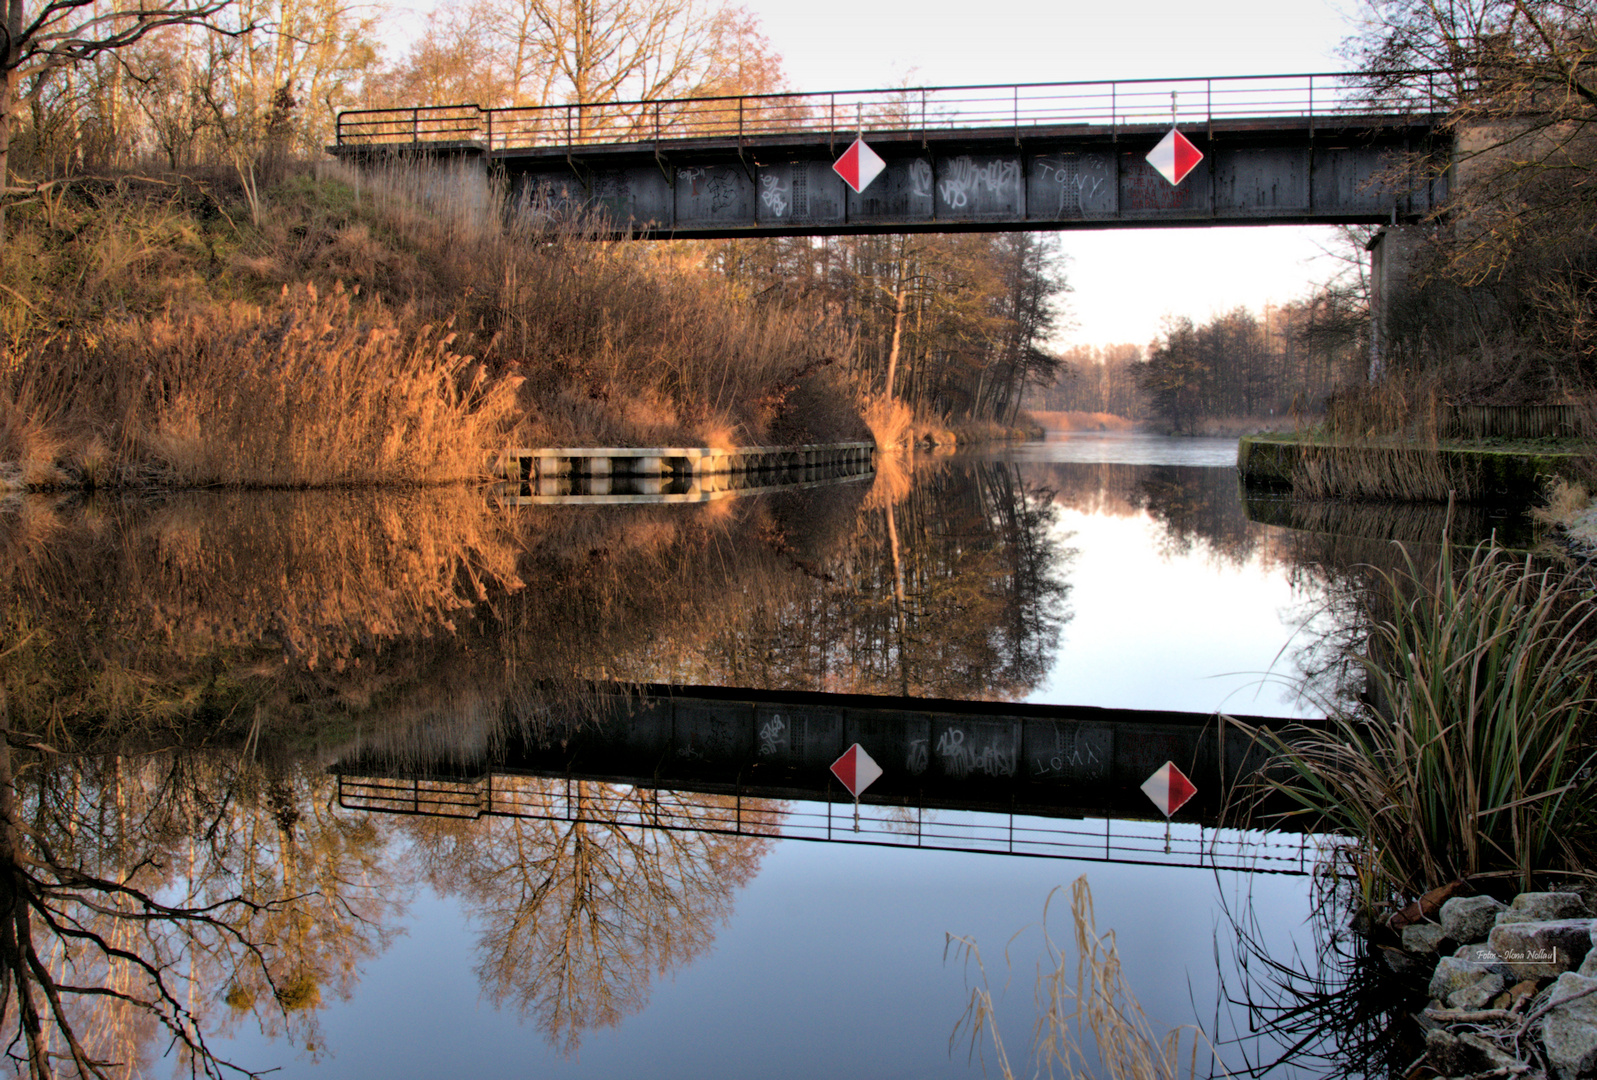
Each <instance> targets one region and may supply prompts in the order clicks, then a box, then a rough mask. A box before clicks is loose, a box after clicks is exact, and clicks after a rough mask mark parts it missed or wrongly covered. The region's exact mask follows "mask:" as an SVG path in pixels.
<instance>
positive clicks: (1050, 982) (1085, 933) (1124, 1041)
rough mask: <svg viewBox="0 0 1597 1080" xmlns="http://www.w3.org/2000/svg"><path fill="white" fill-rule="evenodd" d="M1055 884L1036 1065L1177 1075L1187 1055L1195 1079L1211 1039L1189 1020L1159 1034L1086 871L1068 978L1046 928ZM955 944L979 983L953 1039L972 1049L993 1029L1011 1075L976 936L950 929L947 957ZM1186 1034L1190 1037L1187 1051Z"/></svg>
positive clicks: (1168, 1079) (1131, 1075)
mask: <svg viewBox="0 0 1597 1080" xmlns="http://www.w3.org/2000/svg"><path fill="white" fill-rule="evenodd" d="M1058 892H1059V890H1058V889H1055V890H1054V891H1053V892H1051V893H1049V894H1048V902H1047V903H1046V904H1044V906H1043V940H1044V943H1045V944H1046V946H1047V963H1046V964H1044V965H1043V967H1042V968H1041V969H1040V970H1039V972H1038V976H1037V1000H1038V1003H1039V1006H1040V1014H1039V1015H1038V1017H1037V1021H1036V1024H1035V1026H1034V1027H1033V1031H1032V1054H1033V1056H1034V1057H1035V1058H1036V1061H1037V1065H1038V1068H1039V1069H1041V1068H1043V1067H1046V1068H1047V1069H1048V1075H1050V1076H1053V1075H1054V1074H1055V1070H1056V1069H1057V1070H1059V1071H1060V1072H1062V1073H1063V1074H1064V1075H1065V1076H1067V1077H1070V1078H1071V1080H1089V1078H1090V1080H1097V1078H1099V1077H1103V1076H1107V1077H1109V1080H1179V1078H1180V1077H1181V1075H1182V1063H1183V1062H1182V1059H1183V1057H1185V1058H1186V1070H1185V1071H1186V1075H1187V1076H1188V1077H1189V1078H1191V1080H1196V1078H1197V1066H1198V1050H1199V1047H1200V1045H1203V1046H1207V1045H1208V1041H1207V1039H1206V1038H1205V1037H1204V1034H1203V1032H1202V1030H1201V1029H1199V1028H1198V1027H1197V1026H1196V1025H1192V1024H1184V1025H1182V1026H1180V1027H1176V1028H1173V1029H1171V1030H1170V1031H1169V1032H1168V1033H1167V1034H1166V1035H1165V1036H1164V1037H1163V1038H1160V1037H1159V1035H1158V1033H1157V1032H1156V1031H1155V1029H1154V1026H1153V1023H1152V1021H1150V1020H1149V1019H1148V1016H1147V1014H1146V1013H1144V1012H1143V1010H1142V1006H1141V1004H1139V1003H1138V1001H1137V998H1136V994H1135V993H1134V992H1133V990H1132V987H1131V984H1130V983H1129V982H1128V981H1127V980H1126V976H1125V971H1124V969H1123V968H1122V967H1121V964H1120V953H1119V950H1118V948H1117V947H1116V945H1115V934H1114V931H1113V930H1110V931H1108V932H1106V933H1104V934H1099V933H1098V928H1097V922H1096V919H1095V917H1094V913H1093V906H1092V888H1091V886H1090V885H1089V884H1088V882H1087V878H1086V875H1083V876H1081V877H1079V878H1077V879H1076V880H1075V881H1074V882H1073V883H1072V884H1071V886H1070V917H1071V922H1072V924H1073V926H1074V937H1075V952H1076V964H1075V972H1074V976H1075V977H1074V979H1072V978H1071V974H1072V973H1071V971H1070V964H1069V961H1068V959H1067V957H1066V955H1065V952H1064V950H1062V949H1060V948H1059V947H1058V946H1057V945H1056V944H1055V943H1054V940H1053V937H1052V936H1051V935H1050V934H1049V933H1048V908H1049V906H1051V905H1052V903H1053V898H1054V896H1055V895H1056V894H1057V893H1058ZM950 952H952V953H953V955H955V956H957V957H959V958H960V959H961V960H962V961H963V962H964V963H965V965H966V966H967V970H968V968H969V965H971V964H975V965H976V969H977V973H978V976H977V977H978V980H979V984H978V985H976V986H973V987H972V988H971V991H970V1000H969V1002H968V1003H967V1005H966V1007H965V1015H964V1016H963V1017H961V1018H960V1020H959V1022H958V1024H956V1025H955V1027H954V1033H953V1035H952V1036H950V1039H949V1044H950V1046H952V1045H954V1044H955V1043H957V1042H960V1041H968V1042H969V1043H970V1045H971V1048H972V1050H973V1051H975V1050H976V1049H977V1048H978V1047H979V1046H980V1045H981V1042H982V1036H983V1034H986V1035H988V1036H989V1037H990V1038H991V1040H992V1046H993V1052H994V1055H995V1056H996V1058H997V1062H998V1067H999V1070H1000V1072H1001V1075H1003V1077H1004V1078H1005V1080H1013V1077H1014V1075H1015V1073H1014V1070H1013V1068H1012V1067H1011V1065H1010V1062H1009V1056H1008V1053H1007V1051H1006V1050H1005V1049H1004V1043H1003V1038H1002V1037H1001V1036H1000V1035H999V1032H998V1025H997V1017H996V1013H995V1011H994V1007H993V998H992V992H991V990H990V989H989V987H988V983H987V972H986V969H985V967H984V966H983V965H982V959H981V953H980V951H979V950H978V948H977V946H976V943H975V942H974V941H972V940H970V939H969V938H965V937H959V936H957V935H954V934H950V935H948V938H947V945H946V946H945V949H944V956H945V958H946V957H947V955H948V954H949V953H950ZM1088 1033H1090V1034H1091V1041H1090V1044H1089V1042H1088V1040H1087V1035H1088ZM1189 1040H1190V1041H1189ZM1183 1042H1187V1044H1188V1051H1187V1053H1186V1054H1185V1055H1183V1054H1182V1043H1183ZM1210 1049H1211V1052H1212V1047H1211V1048H1210Z"/></svg>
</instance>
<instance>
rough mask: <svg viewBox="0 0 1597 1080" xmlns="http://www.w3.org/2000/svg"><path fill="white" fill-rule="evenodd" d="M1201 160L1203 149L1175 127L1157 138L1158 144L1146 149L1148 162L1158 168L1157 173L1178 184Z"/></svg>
mask: <svg viewBox="0 0 1597 1080" xmlns="http://www.w3.org/2000/svg"><path fill="white" fill-rule="evenodd" d="M1202 160H1203V151H1202V150H1199V149H1198V148H1197V147H1196V146H1193V145H1192V143H1191V142H1189V141H1188V140H1187V137H1186V136H1185V135H1183V134H1181V132H1179V131H1177V130H1176V129H1175V128H1171V129H1170V134H1168V135H1166V136H1165V137H1164V138H1162V139H1160V140H1159V145H1158V146H1156V147H1154V148H1153V149H1152V150H1150V151H1148V164H1149V165H1152V166H1153V167H1154V168H1155V169H1158V170H1159V175H1160V176H1162V177H1164V178H1165V179H1166V180H1168V181H1170V183H1171V184H1179V183H1181V181H1183V180H1185V179H1186V178H1187V174H1188V173H1189V172H1191V171H1192V170H1193V169H1194V168H1196V167H1197V164H1198V162H1200V161H1202Z"/></svg>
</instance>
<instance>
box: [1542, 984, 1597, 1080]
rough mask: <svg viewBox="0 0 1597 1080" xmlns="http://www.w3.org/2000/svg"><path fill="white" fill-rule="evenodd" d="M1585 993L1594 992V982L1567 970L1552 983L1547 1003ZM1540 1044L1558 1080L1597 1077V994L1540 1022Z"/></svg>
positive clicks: (1563, 1007) (1557, 1011)
mask: <svg viewBox="0 0 1597 1080" xmlns="http://www.w3.org/2000/svg"><path fill="white" fill-rule="evenodd" d="M1587 990H1597V979H1589V978H1587V977H1585V976H1584V975H1577V974H1575V973H1574V972H1572V971H1566V972H1564V974H1562V975H1560V976H1559V977H1558V981H1557V982H1555V983H1553V988H1552V992H1551V996H1550V997H1549V998H1548V1000H1549V1001H1554V1002H1556V1001H1561V1000H1562V999H1564V998H1568V997H1572V996H1573V995H1575V994H1579V993H1581V992H1583V991H1587ZM1542 1041H1543V1042H1544V1043H1545V1044H1546V1046H1547V1063H1548V1064H1549V1065H1551V1066H1552V1067H1553V1073H1554V1075H1556V1076H1557V1077H1558V1080H1593V1078H1594V1077H1597V993H1591V994H1588V995H1587V996H1586V997H1583V998H1580V999H1579V1000H1577V1001H1571V1002H1570V1003H1569V1004H1568V1005H1561V1006H1558V1007H1557V1008H1555V1009H1553V1010H1552V1011H1551V1012H1549V1013H1548V1014H1547V1017H1546V1019H1544V1020H1543V1021H1542Z"/></svg>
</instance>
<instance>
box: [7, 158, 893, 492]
mask: <svg viewBox="0 0 1597 1080" xmlns="http://www.w3.org/2000/svg"><path fill="white" fill-rule="evenodd" d="M0 326H3V327H4V328H5V333H4V335H3V342H4V344H3V345H0V350H3V351H0V483H3V484H4V485H5V486H7V487H10V488H18V487H21V488H32V489H41V488H64V487H80V488H103V487H128V486H132V487H186V486H214V485H232V486H254V487H312V486H340V485H370V484H430V483H444V482H451V481H458V480H464V479H477V478H480V477H482V476H483V474H484V472H485V471H486V466H487V464H488V462H489V461H490V460H491V458H490V456H489V454H490V452H491V451H493V450H496V449H498V448H501V447H504V446H508V445H553V446H560V445H601V446H627V445H644V446H649V445H708V446H724V445H739V444H747V445H784V444H807V443H822V442H839V441H854V440H858V439H862V438H868V437H870V433H869V431H868V429H867V427H866V425H865V423H864V420H863V419H862V415H861V413H862V405H863V401H864V399H863V395H862V393H861V391H860V389H859V387H857V386H856V385H855V383H854V380H853V378H852V377H851V375H850V373H849V372H848V371H847V370H846V369H847V366H848V365H847V364H846V362H845V361H846V358H847V357H848V355H849V349H850V340H849V338H848V335H847V334H846V333H844V332H843V331H842V330H840V329H839V328H838V326H837V325H836V324H835V322H833V321H832V320H830V319H828V318H827V316H826V313H825V312H824V311H823V310H820V309H818V308H817V309H813V310H812V309H811V308H806V307H802V306H791V307H778V306H772V307H770V308H761V307H758V306H756V305H753V304H749V303H745V302H742V301H740V300H738V299H737V298H736V297H735V296H733V294H732V291H731V289H730V288H729V286H728V285H727V284H726V282H724V281H723V280H722V279H720V278H719V277H717V276H715V275H713V274H708V273H704V272H700V271H697V270H694V269H693V268H691V267H688V266H685V265H683V264H682V263H681V261H680V258H679V256H678V255H676V254H674V253H673V251H672V250H671V249H670V248H669V247H665V246H655V245H628V244H611V243H604V242H600V241H596V240H594V239H593V238H592V237H591V236H588V235H587V234H585V233H584V232H583V228H582V224H581V223H580V222H578V223H570V222H568V223H556V222H551V221H548V220H547V219H545V218H538V217H535V216H534V215H531V214H527V213H517V212H513V211H512V209H511V207H510V206H509V205H508V202H507V199H506V196H505V195H504V193H503V192H499V191H496V190H494V189H492V188H491V187H488V186H486V185H484V184H483V183H482V182H481V180H480V179H474V178H471V177H468V176H466V175H465V174H459V175H456V174H453V173H450V172H448V171H447V170H434V171H431V172H426V173H423V172H421V171H418V170H408V171H407V170H395V171H393V172H390V173H386V174H381V175H377V176H372V175H369V174H356V173H354V172H351V171H348V170H344V169H342V168H339V167H337V166H330V165H329V166H317V167H316V168H315V169H310V168H309V167H306V168H305V169H303V170H302V171H300V172H298V173H296V174H293V175H288V176H285V177H283V178H281V180H280V181H279V182H278V183H276V184H275V185H273V186H271V187H264V186H263V188H262V190H261V191H260V192H259V194H258V195H257V194H256V193H255V192H253V191H252V192H245V191H243V190H242V189H241V188H240V187H239V186H238V184H237V183H236V181H230V179H229V177H228V176H226V175H225V174H219V173H218V174H196V175H184V176H176V177H170V178H166V177H163V178H154V179H152V178H139V177H123V178H119V179H115V180H106V181H90V180H86V181H83V182H80V183H76V184H75V185H74V186H72V187H71V188H70V189H66V192H65V194H63V195H61V197H60V198H59V200H58V201H53V202H49V203H44V204H35V205H33V206H32V207H30V208H26V209H23V210H18V211H17V212H15V213H14V214H13V216H12V221H11V235H10V237H9V238H8V242H7V245H6V248H5V251H4V252H3V253H0Z"/></svg>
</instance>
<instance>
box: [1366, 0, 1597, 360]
mask: <svg viewBox="0 0 1597 1080" xmlns="http://www.w3.org/2000/svg"><path fill="white" fill-rule="evenodd" d="M1369 12H1370V18H1369V19H1368V21H1367V26H1368V29H1367V30H1366V32H1365V33H1364V34H1363V35H1361V36H1360V37H1359V38H1357V39H1356V40H1355V41H1354V42H1353V43H1352V46H1351V48H1350V51H1351V52H1352V53H1353V54H1354V57H1355V59H1356V60H1357V62H1358V63H1359V64H1360V66H1362V67H1367V68H1370V69H1372V70H1375V71H1378V72H1382V73H1384V79H1383V80H1381V82H1382V86H1381V89H1380V91H1379V93H1380V96H1381V97H1382V98H1383V99H1384V100H1387V101H1394V102H1403V101H1408V102H1415V101H1418V100H1420V99H1422V98H1424V99H1429V100H1432V101H1434V102H1435V104H1436V107H1439V108H1440V109H1441V110H1442V111H1444V112H1445V113H1446V123H1447V125H1448V126H1449V128H1450V129H1451V130H1452V132H1453V133H1454V135H1455V136H1456V141H1457V147H1458V150H1457V153H1456V155H1455V156H1454V159H1453V160H1452V161H1442V160H1432V161H1430V162H1429V163H1428V165H1429V167H1430V168H1432V169H1441V168H1448V167H1451V169H1452V171H1453V177H1452V179H1453V182H1452V192H1451V197H1450V200H1449V204H1448V206H1447V207H1446V208H1445V210H1444V214H1445V219H1446V221H1447V224H1448V228H1447V230H1446V232H1445V233H1443V234H1441V235H1440V236H1438V237H1437V242H1436V244H1435V246H1434V248H1433V250H1432V255H1433V256H1434V257H1435V269H1436V271H1437V274H1436V277H1438V278H1439V279H1441V280H1442V281H1444V282H1445V283H1446V284H1447V285H1448V286H1450V287H1454V288H1462V289H1464V290H1469V292H1468V295H1467V296H1466V302H1467V303H1468V305H1469V306H1471V307H1472V308H1475V309H1483V308H1484V309H1490V310H1492V311H1494V312H1496V313H1498V314H1497V316H1495V317H1494V318H1493V319H1491V320H1488V321H1490V322H1492V323H1493V325H1492V326H1490V327H1488V328H1487V332H1486V333H1484V334H1483V335H1481V337H1482V341H1483V344H1482V347H1481V351H1482V353H1483V355H1485V354H1487V353H1493V354H1497V355H1500V356H1503V357H1507V358H1509V359H1510V360H1512V361H1514V362H1518V363H1524V362H1526V361H1528V362H1530V364H1531V366H1533V367H1535V368H1538V369H1542V370H1546V371H1553V372H1556V375H1555V377H1554V380H1553V381H1555V382H1561V381H1563V380H1564V379H1565V378H1566V377H1568V376H1570V375H1575V376H1578V377H1579V378H1580V379H1584V380H1586V381H1590V380H1591V379H1594V378H1597V330H1594V326H1597V245H1593V244H1592V242H1591V237H1592V235H1593V231H1594V227H1597V186H1594V185H1593V184H1592V183H1591V176H1592V172H1593V169H1594V168H1597V8H1594V7H1593V5H1592V4H1591V3H1590V2H1589V0H1456V2H1451V3H1438V2H1436V0H1373V2H1371V3H1370V4H1369ZM1416 72H1418V74H1416ZM1488 339H1490V340H1489V344H1488V343H1486V342H1487V341H1488Z"/></svg>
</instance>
